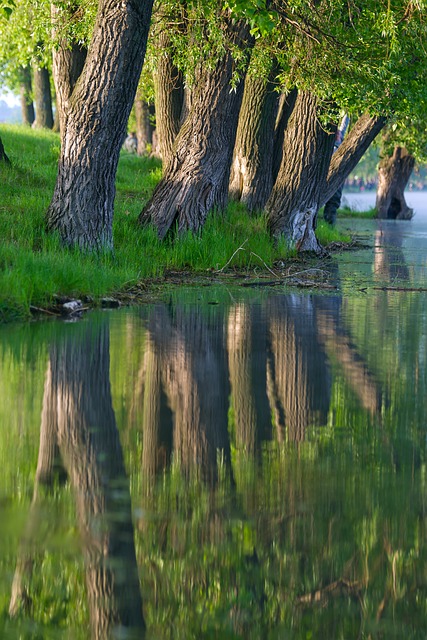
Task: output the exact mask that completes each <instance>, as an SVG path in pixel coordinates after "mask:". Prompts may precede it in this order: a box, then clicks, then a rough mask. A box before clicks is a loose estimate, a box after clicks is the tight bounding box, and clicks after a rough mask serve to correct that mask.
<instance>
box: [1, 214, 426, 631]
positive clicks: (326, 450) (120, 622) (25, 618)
mask: <svg viewBox="0 0 427 640" xmlns="http://www.w3.org/2000/svg"><path fill="white" fill-rule="evenodd" d="M343 224H345V223H343ZM352 224H353V223H352ZM357 224H358V225H359V228H358V233H359V234H360V237H363V238H364V239H365V240H366V241H367V242H369V243H370V248H367V249H364V250H363V251H360V252H357V253H351V254H350V253H344V254H342V255H340V256H338V257H337V258H336V259H331V260H329V261H325V263H323V264H322V266H321V268H322V269H324V270H327V271H328V273H329V275H330V282H331V283H333V284H334V285H335V287H336V288H335V289H328V290H327V291H326V292H318V291H313V292H300V291H297V290H294V291H290V290H286V289H284V288H280V289H278V288H277V287H276V288H272V289H266V288H260V289H249V290H248V291H242V290H240V291H238V290H236V289H232V288H227V287H222V288H210V287H205V288H202V289H187V290H180V291H177V292H176V293H175V294H172V295H171V296H170V298H168V299H167V300H165V301H164V302H162V303H158V304H155V305H150V306H147V307H144V308H140V309H132V310H121V311H118V312H108V313H93V314H91V315H89V316H86V317H85V318H84V319H82V320H81V321H79V322H74V323H60V322H49V323H38V324H32V325H19V326H5V327H2V329H1V332H0V392H1V397H2V408H1V410H0V411H1V429H0V465H1V471H2V473H1V479H0V540H1V546H0V637H1V638H73V639H74V638H100V639H103V638H108V637H109V636H110V635H111V636H113V637H119V638H122V637H123V638H128V637H135V638H141V637H143V628H144V625H145V626H146V628H147V632H146V637H148V638H156V639H157V638H166V639H168V638H195V639H196V638H302V639H309V638H322V639H323V638H343V639H351V638H403V637H405V638H425V637H426V635H427V538H426V536H427V519H426V516H427V501H426V495H427V494H426V489H427V487H426V484H427V474H426V453H427V452H426V448H427V440H426V435H427V429H426V415H427V393H426V391H427V388H426V387H427V372H426V363H427V297H426V292H425V291H423V290H422V287H423V283H424V285H425V283H426V273H425V269H426V263H427V259H426V237H427V229H424V227H423V224H422V223H421V222H420V223H419V226H418V232H417V227H413V226H405V225H408V223H393V222H391V223H387V224H384V223H383V225H382V226H381V227H377V228H375V227H376V223H374V222H369V221H368V222H366V221H359V222H358V223H357ZM410 224H411V225H412V224H413V223H410ZM130 630H133V631H130Z"/></svg>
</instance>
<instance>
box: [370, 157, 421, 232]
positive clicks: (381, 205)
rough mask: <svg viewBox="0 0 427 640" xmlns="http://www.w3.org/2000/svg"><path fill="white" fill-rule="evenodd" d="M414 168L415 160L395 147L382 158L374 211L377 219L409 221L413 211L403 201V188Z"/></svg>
mask: <svg viewBox="0 0 427 640" xmlns="http://www.w3.org/2000/svg"><path fill="white" fill-rule="evenodd" d="M414 166H415V158H414V156H412V155H411V154H410V153H408V151H407V150H406V149H404V148H402V147H399V146H396V147H394V149H393V153H392V154H391V155H386V156H383V158H382V159H381V161H380V164H379V167H378V187H377V197H376V201H375V209H376V211H377V217H378V218H392V219H393V220H396V219H398V220H410V219H411V218H412V216H413V214H414V210H413V209H411V208H410V207H408V205H407V203H406V200H405V194H404V191H405V188H406V185H407V184H408V181H409V178H410V175H411V173H412V170H413V168H414Z"/></svg>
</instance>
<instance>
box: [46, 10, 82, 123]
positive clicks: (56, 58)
mask: <svg viewBox="0 0 427 640" xmlns="http://www.w3.org/2000/svg"><path fill="white" fill-rule="evenodd" d="M61 13H62V12H61V9H59V8H58V7H56V6H55V5H54V4H52V5H51V16H52V23H53V25H54V29H53V31H54V33H53V36H54V38H55V35H56V34H55V22H56V21H57V20H58V16H59V15H60V14H61ZM70 19H71V18H70ZM86 55H87V49H86V47H83V46H82V45H81V44H79V43H78V42H74V41H71V42H70V40H69V38H62V39H61V40H60V43H59V46H58V47H55V48H54V49H53V54H52V75H53V81H54V83H55V92H56V109H57V117H58V120H59V130H60V132H61V133H62V132H63V131H64V128H65V113H66V110H67V108H68V100H69V98H70V96H71V94H72V93H73V90H74V87H75V85H76V82H77V80H78V78H79V77H80V74H81V72H82V71H83V66H84V63H85V60H86Z"/></svg>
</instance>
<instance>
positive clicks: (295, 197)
mask: <svg viewBox="0 0 427 640" xmlns="http://www.w3.org/2000/svg"><path fill="white" fill-rule="evenodd" d="M333 145H334V135H333V133H332V132H327V131H325V128H324V127H323V126H322V125H321V124H320V122H319V120H318V117H317V99H316V97H315V96H314V95H313V94H311V93H309V92H301V93H299V94H298V96H297V99H296V101H295V107H294V109H293V111H292V113H291V115H290V117H289V120H288V126H287V127H286V130H285V134H284V139H283V156H282V162H281V165H280V169H279V174H278V176H277V180H276V182H275V185H274V187H273V191H272V194H271V196H270V198H269V200H268V202H267V206H266V210H267V214H268V224H269V228H270V231H271V233H272V234H273V235H274V236H279V235H282V234H284V235H285V236H286V237H287V238H288V239H289V240H290V241H291V242H292V243H293V244H295V246H296V247H297V248H298V250H300V251H316V252H319V251H320V246H319V243H318V242H317V239H316V236H315V233H314V229H315V220H316V214H317V211H318V209H319V198H320V193H321V186H322V185H323V184H324V182H325V180H326V176H327V173H328V167H329V162H330V159H331V156H332V150H333Z"/></svg>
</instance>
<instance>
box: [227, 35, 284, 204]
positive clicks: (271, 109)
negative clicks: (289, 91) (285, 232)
mask: <svg viewBox="0 0 427 640" xmlns="http://www.w3.org/2000/svg"><path fill="white" fill-rule="evenodd" d="M256 53H257V48H256V47H255V49H254V52H253V56H252V60H251V64H250V66H249V69H248V74H247V76H246V79H245V90H244V93H243V100H242V106H241V107H240V114H239V124H238V127H237V134H236V143H235V146H234V155H233V162H232V165H231V175H230V187H229V191H230V197H231V198H232V199H234V200H240V201H241V202H243V203H244V204H245V205H246V206H247V208H248V210H249V211H261V210H262V209H263V208H264V205H265V203H266V202H267V200H268V198H269V196H270V193H271V190H272V188H273V148H274V129H275V120H276V114H277V110H278V106H279V96H278V94H277V93H275V92H274V84H273V82H274V79H275V75H276V71H277V69H276V67H275V66H274V65H273V68H272V69H271V71H270V73H269V75H268V76H267V77H265V75H259V70H258V68H257V65H259V62H258V61H257V59H256Z"/></svg>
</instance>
